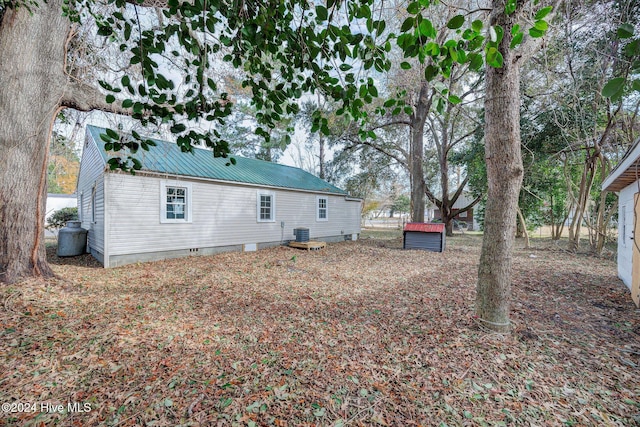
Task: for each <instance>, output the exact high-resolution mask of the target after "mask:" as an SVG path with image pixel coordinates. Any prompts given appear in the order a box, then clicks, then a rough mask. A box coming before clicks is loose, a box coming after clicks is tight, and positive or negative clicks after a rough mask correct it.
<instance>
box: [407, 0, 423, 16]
mask: <svg viewBox="0 0 640 427" xmlns="http://www.w3.org/2000/svg"><path fill="white" fill-rule="evenodd" d="M419 12H420V3H418V2H417V1H416V2H413V3H411V4H409V6H407V13H409V14H411V15H417V14H418V13H419Z"/></svg>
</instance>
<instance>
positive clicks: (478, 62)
mask: <svg viewBox="0 0 640 427" xmlns="http://www.w3.org/2000/svg"><path fill="white" fill-rule="evenodd" d="M467 58H468V60H469V68H470V69H472V70H474V71H478V70H480V69H481V68H482V64H484V62H483V61H482V55H479V54H477V53H470V54H469V56H468V57H467Z"/></svg>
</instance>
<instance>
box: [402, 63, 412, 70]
mask: <svg viewBox="0 0 640 427" xmlns="http://www.w3.org/2000/svg"><path fill="white" fill-rule="evenodd" d="M400 68H402V69H403V70H410V69H411V64H409V63H408V62H407V61H404V62H401V63H400Z"/></svg>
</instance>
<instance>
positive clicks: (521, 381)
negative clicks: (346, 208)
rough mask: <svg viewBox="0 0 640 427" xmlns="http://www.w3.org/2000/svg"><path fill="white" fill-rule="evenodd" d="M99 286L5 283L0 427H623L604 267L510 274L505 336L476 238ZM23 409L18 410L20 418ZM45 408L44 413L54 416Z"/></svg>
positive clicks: (371, 247)
mask: <svg viewBox="0 0 640 427" xmlns="http://www.w3.org/2000/svg"><path fill="white" fill-rule="evenodd" d="M381 237H384V238H385V239H363V240H361V241H358V242H345V243H340V244H331V245H329V246H328V247H327V248H326V249H324V250H322V251H319V252H305V251H299V250H294V249H290V248H284V247H280V248H273V249H268V250H262V251H259V252H256V253H244V254H242V253H230V254H223V255H218V256H213V257H200V258H190V259H179V260H170V261H163V262H157V263H147V264H140V265H130V266H126V267H122V268H117V269H111V270H104V269H101V268H97V264H96V263H95V262H93V261H92V260H91V259H90V258H88V257H80V258H76V259H73V260H65V261H64V262H65V263H66V264H62V262H61V261H60V260H58V259H56V258H55V255H53V253H52V254H51V259H52V262H53V263H54V264H56V265H54V269H55V271H56V272H57V273H58V274H59V275H60V279H58V280H53V281H49V282H42V281H28V282H25V283H22V284H20V285H16V286H4V285H3V286H0V299H1V302H0V303H2V304H3V309H2V311H1V312H0V323H1V324H2V325H1V328H0V334H1V335H2V337H1V340H0V354H2V357H3V365H2V366H3V368H2V373H3V375H2V380H1V382H0V401H1V402H2V403H11V402H13V403H14V404H15V403H17V402H22V403H37V404H38V405H40V403H43V402H45V403H50V404H52V405H53V404H56V405H57V404H62V405H65V406H66V405H67V403H68V402H76V403H88V404H90V408H91V410H90V411H89V412H84V413H79V412H68V413H55V412H50V413H48V412H46V411H45V412H43V411H41V409H42V408H41V407H40V406H38V407H37V408H36V411H35V412H29V413H25V412H19V413H9V414H7V413H5V414H0V425H1V424H4V425H20V426H23V425H61V426H73V425H78V426H96V425H119V426H128V425H149V426H152V425H155V426H175V425H200V426H210V425H224V426H227V425H239V426H244V425H276V426H289V425H291V426H296V425H323V426H324V425H327V426H329V425H352V426H356V425H376V424H377V425H382V426H385V425H389V426H408V425H425V426H437V425H449V426H454V425H539V426H542V425H585V426H588V425H593V426H596V425H598V426H599V425H634V424H635V423H638V422H639V421H640V403H639V402H640V368H639V365H640V340H639V338H640V312H639V311H638V310H637V309H636V308H635V306H634V305H633V303H632V302H631V300H630V297H629V292H628V290H627V289H626V288H625V287H624V286H623V285H622V283H621V282H620V281H619V280H618V279H617V278H616V273H615V264H614V263H613V262H612V261H610V260H604V259H598V258H592V257H587V256H582V255H579V256H575V255H569V254H566V253H565V252H563V251H560V250H554V249H553V247H552V246H551V247H548V248H546V249H536V250H526V251H524V250H518V251H517V253H516V255H515V258H514V269H515V274H514V289H513V292H514V303H513V310H512V316H513V321H514V325H515V330H514V332H513V333H512V334H511V335H509V336H501V335H495V334H491V333H487V332H486V331H484V330H482V329H481V328H479V326H478V325H477V323H476V321H475V319H474V316H473V304H474V291H475V274H476V269H477V260H478V256H479V242H480V237H478V236H473V235H465V236H460V237H456V238H454V239H452V240H450V241H449V242H448V249H447V251H446V252H445V253H444V254H439V253H429V252H422V251H402V250H400V249H399V247H400V246H401V242H400V240H399V239H397V238H395V239H394V236H393V235H384V236H381ZM14 406H15V405H14ZM49 408H51V407H49Z"/></svg>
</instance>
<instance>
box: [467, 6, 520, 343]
mask: <svg viewBox="0 0 640 427" xmlns="http://www.w3.org/2000/svg"><path fill="white" fill-rule="evenodd" d="M492 7H493V13H492V15H491V25H492V26H495V25H500V26H501V27H502V28H503V29H504V38H503V39H502V41H501V43H500V46H499V51H500V52H501V53H502V55H503V57H504V65H503V67H502V68H493V67H490V66H487V76H486V95H485V157H486V162H487V180H488V192H487V205H486V211H485V222H484V227H485V231H484V237H483V240H482V252H481V255H480V266H479V268H478V285H477V294H476V315H477V316H478V318H479V320H480V321H481V322H482V324H483V325H484V326H486V327H488V328H490V329H492V330H495V331H498V332H506V331H508V330H509V327H510V322H509V307H510V300H511V258H512V250H513V246H514V241H515V227H516V212H517V207H518V195H519V192H520V186H521V184H522V176H523V166H522V156H521V151H520V70H519V63H518V58H517V57H516V56H515V53H514V52H513V51H512V50H510V49H509V43H510V42H511V39H512V36H511V28H512V27H513V25H514V23H515V22H514V20H515V19H516V17H517V14H512V15H506V14H505V13H504V2H503V1H499V0H494V1H493V5H492Z"/></svg>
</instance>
